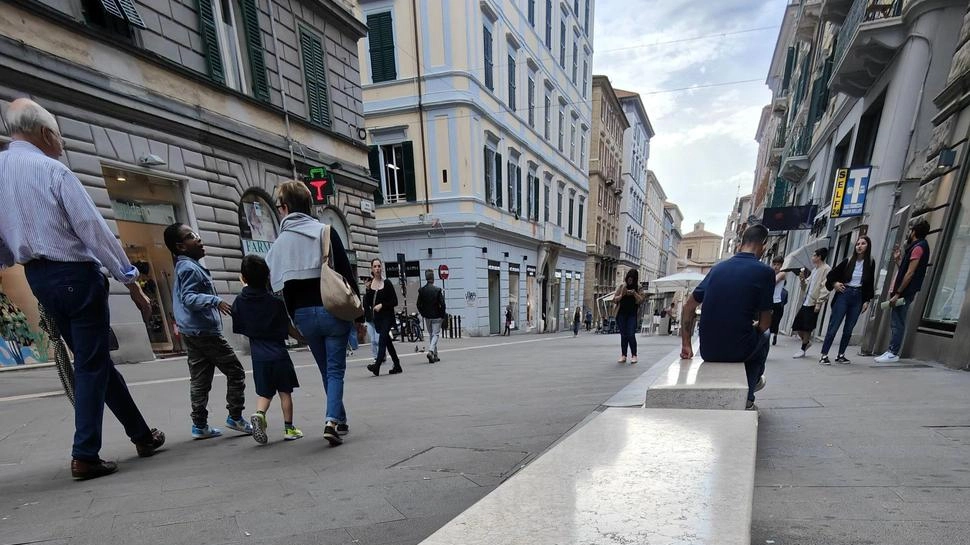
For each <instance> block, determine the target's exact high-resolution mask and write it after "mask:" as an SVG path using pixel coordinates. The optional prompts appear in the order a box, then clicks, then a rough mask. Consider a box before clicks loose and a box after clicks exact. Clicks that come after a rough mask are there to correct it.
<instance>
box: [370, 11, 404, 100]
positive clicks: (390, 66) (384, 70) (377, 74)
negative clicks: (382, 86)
mask: <svg viewBox="0 0 970 545" xmlns="http://www.w3.org/2000/svg"><path fill="white" fill-rule="evenodd" d="M367 41H368V42H369V43H370V73H371V81H373V82H374V83H379V82H382V81H391V80H395V79H397V66H396V65H395V62H394V24H393V21H392V20H391V12H389V11H387V12H384V13H374V14H371V15H368V16H367Z"/></svg>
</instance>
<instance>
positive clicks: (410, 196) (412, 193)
mask: <svg viewBox="0 0 970 545" xmlns="http://www.w3.org/2000/svg"><path fill="white" fill-rule="evenodd" d="M368 158H369V161H370V171H371V176H373V177H374V178H377V179H378V180H379V181H380V186H379V187H378V190H377V194H376V195H375V198H374V200H375V202H376V203H377V204H385V203H387V204H393V203H396V202H405V201H406V202H415V201H417V200H418V196H417V185H416V183H415V177H414V145H413V144H412V143H411V142H410V141H405V142H399V143H396V144H383V145H380V146H371V148H370V154H369V157H368Z"/></svg>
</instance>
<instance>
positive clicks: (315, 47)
mask: <svg viewBox="0 0 970 545" xmlns="http://www.w3.org/2000/svg"><path fill="white" fill-rule="evenodd" d="M300 47H301V48H302V49H303V77H304V81H305V82H306V86H305V87H306V99H307V100H306V101H307V112H308V116H307V117H308V119H309V120H310V122H311V123H313V124H315V125H322V126H324V127H329V126H330V104H329V101H328V98H327V97H328V94H329V88H328V87H327V67H326V65H325V64H324V59H323V56H324V50H323V43H322V42H321V40H320V38H319V37H318V36H316V35H314V34H311V33H310V32H308V31H307V30H306V29H300Z"/></svg>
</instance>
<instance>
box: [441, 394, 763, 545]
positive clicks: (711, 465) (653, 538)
mask: <svg viewBox="0 0 970 545" xmlns="http://www.w3.org/2000/svg"><path fill="white" fill-rule="evenodd" d="M757 422H758V421H757V414H755V413H754V412H749V411H722V410H682V409H641V408H633V409H630V408H610V409H606V410H605V411H604V412H603V413H602V414H600V415H598V416H596V417H595V418H593V419H591V420H590V421H589V422H587V423H586V424H585V425H584V426H582V427H581V428H579V429H578V430H576V431H575V432H574V433H573V434H572V435H570V436H569V437H567V438H566V439H564V440H563V441H562V442H560V443H559V444H557V445H556V446H554V447H553V448H551V449H550V450H549V451H547V452H546V453H544V454H543V455H542V456H540V457H539V458H537V459H536V460H535V461H533V462H532V463H531V464H529V465H528V466H526V467H525V468H524V469H523V470H521V471H520V472H518V473H517V474H515V475H513V476H512V477H511V478H510V479H509V480H507V481H505V482H504V483H503V484H502V485H500V486H499V487H498V488H496V489H495V490H493V491H492V492H491V493H490V494H489V495H487V496H485V497H484V498H482V499H481V500H480V501H479V502H478V503H476V504H475V505H473V506H472V507H470V508H468V509H467V510H466V511H465V512H463V513H462V514H460V515H458V516H457V517H456V518H454V519H453V520H452V521H451V522H449V523H448V524H446V525H445V526H443V527H442V528H440V529H439V530H438V531H437V532H435V533H434V534H432V535H431V536H430V537H428V538H427V539H426V540H424V541H422V544H424V545H455V544H458V543H460V544H462V545H521V544H529V545H569V544H577V545H580V544H581V545H598V544H604V545H605V544H610V545H613V544H617V543H636V544H638V545H711V544H717V545H742V544H743V545H750V543H751V505H752V499H753V495H754V467H755V448H756V441H757V426H758V424H757Z"/></svg>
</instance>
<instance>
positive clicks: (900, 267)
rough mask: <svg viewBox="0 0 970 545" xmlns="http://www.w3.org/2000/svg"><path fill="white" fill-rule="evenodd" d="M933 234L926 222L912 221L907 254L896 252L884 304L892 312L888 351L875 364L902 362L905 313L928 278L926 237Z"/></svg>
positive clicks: (928, 259)
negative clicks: (891, 282) (900, 354)
mask: <svg viewBox="0 0 970 545" xmlns="http://www.w3.org/2000/svg"><path fill="white" fill-rule="evenodd" d="M929 232H930V224H929V223H928V222H927V221H926V220H924V219H922V218H921V219H918V220H916V221H915V222H913V224H912V226H911V227H910V228H909V233H908V234H907V235H906V251H905V252H903V251H902V250H900V248H898V247H897V248H894V249H893V261H894V262H895V263H896V267H897V269H896V279H895V281H894V282H893V287H892V291H891V292H889V300H888V301H887V302H886V303H884V304H885V305H886V306H887V307H888V308H889V309H890V319H891V321H890V324H889V325H890V331H891V337H890V340H889V350H887V351H886V352H884V353H883V354H882V355H880V356H877V357H876V363H893V362H897V361H899V353H900V352H901V351H902V348H903V334H904V333H906V314H907V313H909V307H910V305H911V304H912V303H913V299H915V298H916V294H917V293H919V290H920V288H922V287H923V280H924V279H925V278H926V267H927V266H928V265H929V262H930V244H929V243H928V242H926V235H928V234H929Z"/></svg>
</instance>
